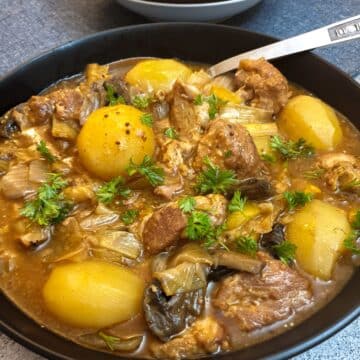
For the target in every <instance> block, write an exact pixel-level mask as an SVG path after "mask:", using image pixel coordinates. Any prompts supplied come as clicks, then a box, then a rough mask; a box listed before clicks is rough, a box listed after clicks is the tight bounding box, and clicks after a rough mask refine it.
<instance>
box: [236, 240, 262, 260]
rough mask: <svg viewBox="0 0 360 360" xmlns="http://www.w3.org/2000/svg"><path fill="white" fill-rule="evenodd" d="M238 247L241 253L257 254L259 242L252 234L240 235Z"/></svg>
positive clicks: (237, 241)
mask: <svg viewBox="0 0 360 360" xmlns="http://www.w3.org/2000/svg"><path fill="white" fill-rule="evenodd" d="M236 248H237V250H238V251H239V252H241V253H244V254H247V255H250V256H255V255H256V252H257V251H258V243H257V241H256V240H255V239H254V238H253V237H251V236H240V237H239V238H238V239H236Z"/></svg>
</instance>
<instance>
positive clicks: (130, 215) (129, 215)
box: [120, 209, 139, 225]
mask: <svg viewBox="0 0 360 360" xmlns="http://www.w3.org/2000/svg"><path fill="white" fill-rule="evenodd" d="M138 216H139V210H136V209H130V210H126V211H124V212H123V213H122V214H121V217H120V218H121V220H122V222H123V223H124V224H125V225H131V224H133V223H134V222H135V220H136V218H137V217H138Z"/></svg>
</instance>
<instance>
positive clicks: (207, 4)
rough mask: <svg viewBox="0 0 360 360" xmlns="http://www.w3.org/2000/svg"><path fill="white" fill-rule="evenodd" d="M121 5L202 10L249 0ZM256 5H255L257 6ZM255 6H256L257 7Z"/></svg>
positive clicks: (137, 0) (138, 0)
mask: <svg viewBox="0 0 360 360" xmlns="http://www.w3.org/2000/svg"><path fill="white" fill-rule="evenodd" d="M116 1H117V2H118V3H119V4H121V3H122V2H127V3H136V4H139V5H147V6H148V7H161V8H181V9H187V8H190V9H201V8H210V7H219V6H226V5H229V6H230V5H234V4H237V3H242V2H245V1H249V0H220V1H213V2H203V3H199V4H194V3H187V4H179V3H171V2H156V1H151V0H149V1H147V0H116ZM255 1H256V3H259V2H260V1H262V0H255ZM256 3H255V4H256ZM255 4H254V5H255Z"/></svg>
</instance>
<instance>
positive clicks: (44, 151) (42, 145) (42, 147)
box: [36, 140, 57, 164]
mask: <svg viewBox="0 0 360 360" xmlns="http://www.w3.org/2000/svg"><path fill="white" fill-rule="evenodd" d="M36 150H37V151H38V152H39V153H40V155H41V156H42V157H43V158H44V159H45V160H47V161H48V162H49V163H50V164H52V163H54V162H55V161H56V160H57V157H56V156H55V155H53V154H52V153H51V152H50V150H49V148H48V147H47V146H46V142H45V141H44V140H41V141H40V142H39V143H38V144H37V146H36Z"/></svg>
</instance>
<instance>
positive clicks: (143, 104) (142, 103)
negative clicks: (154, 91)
mask: <svg viewBox="0 0 360 360" xmlns="http://www.w3.org/2000/svg"><path fill="white" fill-rule="evenodd" d="M150 102H151V99H150V97H149V96H146V95H136V96H134V97H133V98H132V100H131V103H132V104H133V105H134V106H135V107H136V108H138V109H140V110H144V109H146V108H147V107H148V106H149V105H150Z"/></svg>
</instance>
